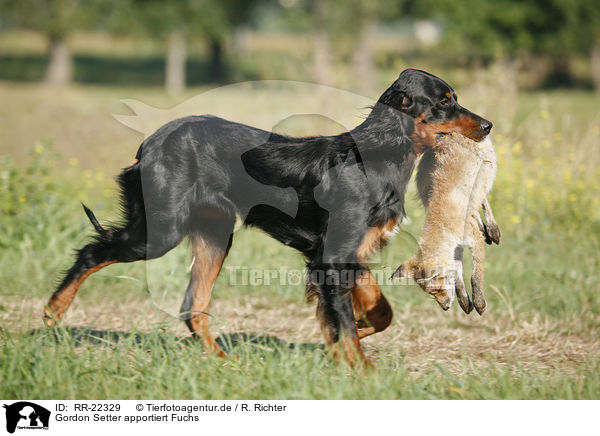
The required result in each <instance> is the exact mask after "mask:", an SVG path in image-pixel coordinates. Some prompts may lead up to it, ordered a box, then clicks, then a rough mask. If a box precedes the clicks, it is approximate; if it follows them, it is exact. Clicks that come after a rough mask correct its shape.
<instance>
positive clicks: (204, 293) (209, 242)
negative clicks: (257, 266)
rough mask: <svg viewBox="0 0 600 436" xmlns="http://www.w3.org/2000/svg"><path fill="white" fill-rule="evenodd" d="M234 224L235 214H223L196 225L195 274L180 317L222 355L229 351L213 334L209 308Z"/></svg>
mask: <svg viewBox="0 0 600 436" xmlns="http://www.w3.org/2000/svg"><path fill="white" fill-rule="evenodd" d="M234 224H235V218H233V217H227V216H224V217H223V218H222V219H220V218H211V219H202V220H200V221H198V222H197V223H196V224H195V225H194V228H195V229H196V230H195V231H194V232H193V233H192V235H191V240H192V252H193V256H194V261H193V263H192V274H191V278H190V283H189V285H188V288H187V291H186V294H185V298H184V300H183V303H182V305H181V310H180V317H181V318H182V319H183V320H184V321H185V323H186V325H187V326H188V328H189V329H190V331H191V332H192V333H193V334H194V336H196V337H199V338H200V339H201V340H202V343H203V345H204V348H205V350H206V351H207V352H214V353H216V354H217V355H218V356H221V357H223V356H225V355H226V354H225V352H224V351H223V350H222V349H221V347H220V346H219V344H218V343H217V342H216V341H215V339H214V338H213V337H212V335H211V334H210V329H209V323H208V320H209V316H210V315H209V314H208V313H207V310H208V306H209V303H210V296H211V292H212V287H213V284H214V282H215V280H216V279H217V276H218V275H219V272H220V271H221V267H222V265H223V261H224V260H225V257H226V256H227V253H228V251H229V248H230V247H231V242H232V239H233V235H232V232H233V227H234Z"/></svg>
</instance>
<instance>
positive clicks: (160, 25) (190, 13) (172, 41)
mask: <svg viewBox="0 0 600 436" xmlns="http://www.w3.org/2000/svg"><path fill="white" fill-rule="evenodd" d="M105 1H108V2H111V0H105ZM109 23H110V28H111V29H112V30H113V31H114V32H116V33H126V34H130V35H138V36H143V37H150V38H152V39H155V40H157V41H161V42H166V43H167V44H166V52H167V53H166V62H165V86H166V88H167V91H168V92H169V93H171V94H178V93H180V92H181V91H183V89H184V88H185V82H186V77H185V69H186V59H187V43H188V41H189V40H190V39H192V38H194V37H198V36H200V37H204V38H206V39H207V40H208V41H209V44H208V45H209V56H210V58H211V71H213V72H214V73H213V75H214V78H220V77H221V76H220V75H221V74H222V71H223V68H222V53H221V47H220V46H216V45H215V44H214V42H213V41H215V40H220V39H221V38H223V37H224V35H225V34H226V32H227V30H228V28H229V25H228V22H227V17H226V14H225V9H224V7H223V6H222V2H219V1H218V0H177V1H172V2H165V1H162V0H124V1H120V2H117V4H116V5H115V7H114V9H113V10H112V12H111V18H110V20H109ZM217 76H218V77H217Z"/></svg>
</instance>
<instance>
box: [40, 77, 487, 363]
mask: <svg viewBox="0 0 600 436" xmlns="http://www.w3.org/2000/svg"><path fill="white" fill-rule="evenodd" d="M491 128H492V123H491V122H489V121H487V120H485V119H483V118H481V117H479V116H478V115H475V114H474V113H472V112H470V111H468V110H467V109H465V108H463V107H461V106H460V105H459V104H458V102H457V97H456V94H455V92H454V91H453V89H452V88H451V87H450V86H449V85H448V84H447V83H446V82H444V81H443V80H441V79H439V78H438V77H436V76H433V75H431V74H429V73H426V72H424V71H420V70H414V69H409V70H405V71H403V72H402V73H401V74H400V76H399V77H398V79H397V80H396V81H395V82H394V83H393V84H392V85H391V86H390V87H389V88H388V89H387V90H386V91H385V92H384V93H383V94H382V95H381V97H380V98H379V100H378V101H377V103H376V104H375V105H374V107H373V108H372V110H371V112H370V114H369V115H368V117H367V118H366V119H365V120H364V121H363V122H362V123H361V124H360V125H359V126H357V127H356V128H354V129H353V130H351V131H349V132H345V133H342V134H340V135H337V136H318V137H308V138H292V137H287V136H283V135H278V134H274V133H270V132H265V131H263V130H259V129H256V128H254V127H250V126H246V125H243V124H239V123H235V122H231V121H227V120H224V119H221V118H217V117H213V116H189V117H185V118H182V119H178V120H175V121H172V122H169V123H167V124H165V125H164V126H163V127H161V128H160V129H158V130H157V131H156V132H155V133H154V134H153V135H152V136H150V137H149V138H147V139H146V140H145V141H144V142H143V143H142V145H141V146H140V148H139V150H138V152H137V155H136V159H137V160H136V162H135V163H134V164H133V165H132V166H130V167H128V168H126V169H124V170H123V171H122V173H121V174H120V175H119V177H118V182H119V185H120V189H121V200H122V206H123V215H124V216H123V220H122V222H121V223H119V224H116V225H112V226H110V227H106V228H104V227H102V226H101V225H100V224H99V223H98V221H97V220H96V218H95V216H94V214H93V213H92V212H91V211H90V210H89V209H88V208H86V207H85V206H84V208H85V212H86V214H87V215H88V217H89V219H90V221H91V222H92V224H93V225H94V227H95V229H96V231H97V235H96V236H95V238H94V240H93V241H92V242H91V243H89V244H87V245H85V246H84V247H83V248H81V249H80V250H79V251H78V252H77V259H76V261H75V263H74V265H73V266H72V267H71V268H70V269H69V270H68V271H67V273H66V275H65V277H64V279H63V280H62V282H61V283H60V285H59V286H58V288H57V289H56V291H55V292H54V294H53V295H52V297H51V298H50V300H49V302H48V304H47V306H46V308H45V312H44V317H45V320H46V323H47V324H48V325H54V324H55V323H56V322H58V321H59V320H60V319H61V317H62V316H63V314H64V312H65V310H66V309H67V308H68V307H69V305H70V304H71V302H72V301H73V298H74V297H75V294H76V293H77V290H78V289H79V287H80V286H81V284H82V283H83V281H84V280H85V279H86V278H87V277H88V276H89V275H90V274H92V273H93V272H95V271H98V270H99V269H101V268H103V267H105V266H107V265H110V264H112V263H116V262H133V261H137V260H146V259H154V258H158V257H160V256H162V255H164V254H165V253H167V252H168V251H169V250H171V249H173V248H174V247H175V246H177V245H178V244H179V243H180V242H181V240H182V239H183V238H185V237H186V236H188V237H189V238H190V239H191V242H192V250H193V255H194V262H193V267H192V273H191V279H190V283H189V285H188V288H187V292H186V294H185V298H184V301H183V305H182V307H181V314H180V315H181V317H182V318H183V319H184V320H185V322H186V324H187V326H188V327H189V329H190V330H191V332H192V333H193V334H194V335H196V336H198V337H200V338H201V339H202V341H203V343H204V346H205V348H206V349H207V350H209V351H212V352H215V353H218V354H220V355H224V352H223V350H222V349H221V348H220V347H219V345H218V344H217V342H216V341H215V340H214V339H213V337H212V336H211V335H210V332H209V327H208V315H207V313H206V311H207V308H208V305H209V301H210V295H211V289H212V286H213V283H214V281H215V279H216V278H217V275H218V274H219V272H220V270H221V266H222V264H223V261H224V259H225V257H226V256H227V253H228V251H229V249H230V247H231V244H232V239H233V228H234V224H235V221H236V216H240V217H241V218H242V219H243V221H244V223H245V224H246V225H249V226H255V227H258V228H260V229H262V230H263V231H265V232H266V233H267V234H269V235H271V236H272V237H273V238H275V239H277V240H278V241H281V242H282V243H284V244H286V245H289V246H291V247H294V248H296V249H297V250H299V251H300V252H301V253H302V254H303V255H304V256H305V258H306V265H307V269H308V280H307V283H308V285H307V288H308V292H309V294H312V295H313V296H316V297H317V298H318V303H317V314H318V318H319V320H320V323H321V326H322V329H323V332H324V335H325V341H326V343H327V344H328V345H329V346H330V347H331V348H332V350H333V352H334V355H337V356H339V357H341V358H343V359H345V360H347V361H348V362H349V363H351V364H354V363H358V362H361V361H362V362H364V363H368V359H366V357H365V356H364V354H363V352H362V351H361V348H360V344H359V339H360V338H362V337H365V336H367V335H370V334H373V333H375V332H379V331H381V330H383V329H385V328H386V327H387V326H388V325H389V324H390V322H391V319H392V310H391V307H390V305H389V304H388V302H387V301H386V299H385V297H384V296H383V295H382V293H381V291H380V289H379V287H378V286H377V284H376V283H375V281H374V279H373V277H372V275H371V274H370V272H369V267H368V263H367V259H368V257H369V255H370V254H372V253H373V252H374V251H375V250H377V249H379V248H380V247H382V246H383V245H384V244H385V243H386V242H387V240H388V239H389V237H390V235H391V234H392V233H393V230H394V228H395V227H396V225H397V224H398V223H399V222H400V221H401V220H402V218H403V216H404V195H405V191H406V187H407V184H408V181H409V179H410V177H411V174H412V172H413V169H414V166H415V160H416V158H417V156H418V155H419V154H420V153H421V152H423V151H424V150H426V149H427V148H430V147H432V146H433V145H434V142H435V138H436V136H437V135H440V134H445V133H449V132H459V133H461V134H462V135H464V136H467V137H469V138H471V139H473V140H475V141H480V140H482V139H483V138H485V136H486V135H487V134H488V133H489V132H490V130H491ZM339 168H341V170H340V171H337V170H336V169H339ZM333 217H335V219H332V218H333Z"/></svg>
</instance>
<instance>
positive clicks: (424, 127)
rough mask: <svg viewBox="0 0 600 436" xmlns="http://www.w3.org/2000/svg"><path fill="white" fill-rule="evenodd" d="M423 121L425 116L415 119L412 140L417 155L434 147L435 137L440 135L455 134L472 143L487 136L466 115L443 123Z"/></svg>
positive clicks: (473, 120)
mask: <svg viewBox="0 0 600 436" xmlns="http://www.w3.org/2000/svg"><path fill="white" fill-rule="evenodd" d="M424 119H425V114H421V115H419V116H418V117H417V118H415V130H414V132H413V135H412V139H413V141H414V144H415V152H417V153H422V152H423V151H424V150H425V149H426V148H427V147H435V143H436V141H435V139H436V136H437V135H438V134H440V133H451V132H456V133H460V134H461V135H463V136H466V137H467V138H469V139H472V140H473V141H481V140H482V139H483V138H484V137H485V136H486V135H487V133H485V132H483V131H482V130H481V129H480V128H479V121H477V120H475V119H473V118H471V117H469V116H468V115H460V116H459V117H457V118H454V119H452V120H450V121H445V122H443V123H426V122H424Z"/></svg>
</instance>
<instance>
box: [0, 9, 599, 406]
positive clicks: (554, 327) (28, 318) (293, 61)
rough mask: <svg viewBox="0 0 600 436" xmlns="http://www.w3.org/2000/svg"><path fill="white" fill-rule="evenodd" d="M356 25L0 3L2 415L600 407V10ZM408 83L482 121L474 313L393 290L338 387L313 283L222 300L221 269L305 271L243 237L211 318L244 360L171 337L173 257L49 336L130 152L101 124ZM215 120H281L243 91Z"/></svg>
mask: <svg viewBox="0 0 600 436" xmlns="http://www.w3.org/2000/svg"><path fill="white" fill-rule="evenodd" d="M223 5H225V6H223ZM366 5H367V3H366V2H358V1H351V0H349V1H343V2H316V1H315V2H309V1H303V0H286V1H283V0H282V1H280V2H273V1H268V0H263V1H252V2H241V1H240V2H235V1H232V2H216V1H214V2H213V1H211V0H201V1H193V0H187V1H180V2H169V3H168V4H167V3H166V2H159V1H150V2H148V1H136V0H128V1H124V2H112V1H109V0H95V1H92V2H79V1H77V0H46V1H42V2H40V1H35V2H34V1H21V2H16V1H14V2H13V1H9V0H0V25H1V30H2V31H1V32H0V79H1V81H0V101H1V102H2V105H0V123H1V124H0V126H1V131H2V135H1V136H0V154H1V155H2V157H1V162H0V295H2V300H1V301H0V347H1V349H2V350H1V352H0V397H3V398H145V397H153V398H330V399H334V398H465V399H466V398H469V399H471V398H595V399H597V398H598V397H599V396H600V376H599V374H600V372H599V368H598V361H599V357H600V355H599V354H600V349H599V347H598V345H599V340H598V338H599V337H600V336H599V332H600V331H599V330H600V329H599V327H600V293H599V291H600V288H599V285H598V283H599V282H600V272H599V271H600V256H599V252H600V251H599V249H600V200H599V199H600V195H599V194H600V192H599V190H600V184H599V181H600V153H599V152H598V151H599V150H598V149H599V139H600V114H599V112H598V107H600V105H599V103H600V101H599V98H598V95H597V94H595V93H594V88H595V87H598V83H599V82H598V79H597V68H598V63H600V61H599V60H598V59H599V58H600V55H598V43H599V41H600V39H599V26H598V21H597V20H598V10H597V9H598V7H597V6H596V4H595V3H594V2H585V1H581V2H579V1H576V2H564V3H563V2H560V1H558V0H557V1H552V2H538V1H534V0H528V1H524V2H517V1H510V0H503V1H501V2H487V1H481V2H475V1H473V2H470V1H467V2H450V1H443V0H440V1H433V0H431V1H429V0H428V1H421V2H419V3H418V4H415V3H414V2H403V1H391V0H381V1H378V2H372V3H369V4H368V7H367V6H366ZM406 67H418V68H423V69H426V70H429V71H431V72H433V73H435V74H437V75H440V76H442V77H444V78H445V79H446V80H447V81H449V82H450V83H451V84H452V85H453V86H454V87H455V88H456V89H457V92H458V94H459V96H460V100H461V103H463V104H464V105H465V106H466V107H468V108H470V109H472V110H474V111H475V112H477V113H480V114H483V115H485V116H486V117H487V118H489V119H491V120H492V121H494V124H495V127H494V130H493V135H492V139H493V141H494V143H495V145H496V150H497V154H498V157H499V173H498V177H497V181H496V184H495V188H494V191H493V194H492V203H493V207H494V208H495V212H496V215H497V219H498V222H499V224H500V227H501V229H502V232H503V240H502V244H501V245H500V246H499V247H490V248H488V249H487V260H486V295H487V297H488V302H489V306H490V307H489V309H488V312H487V313H486V314H485V315H484V316H483V317H481V318H480V317H478V316H477V315H474V314H472V315H470V316H466V315H465V314H463V313H462V312H461V311H460V309H459V308H458V307H453V308H452V309H451V310H450V311H449V312H442V311H441V310H440V309H439V308H438V306H437V305H436V304H435V302H433V301H431V300H430V299H429V298H427V297H426V295H425V294H424V293H423V292H421V291H420V290H419V289H418V288H417V287H415V286H412V285H410V286H409V285H400V284H398V283H391V282H387V283H386V284H385V285H384V292H385V293H386V295H387V296H388V297H389V299H390V301H391V303H392V305H393V307H394V311H395V319H394V322H393V325H392V326H391V327H390V328H389V329H388V330H386V331H385V332H383V333H380V334H378V335H375V336H374V337H371V338H368V339H366V340H365V341H364V346H365V349H366V352H367V354H368V355H369V356H370V357H371V358H372V359H373V360H374V361H375V363H376V364H377V369H376V370H374V371H372V372H370V373H368V374H360V373H357V372H354V371H350V370H348V369H347V368H345V367H340V366H337V365H334V364H333V363H332V362H331V361H330V360H329V359H328V358H327V357H326V356H325V354H324V352H323V350H322V349H321V348H320V347H319V345H318V344H320V343H321V338H320V334H319V330H318V326H317V322H316V321H315V319H314V307H312V306H309V305H307V304H306V303H305V302H304V301H303V289H302V285H300V284H298V285H290V284H287V285H279V284H275V285H264V284H263V285H258V286H234V285H232V283H231V281H230V280H229V278H230V276H229V272H230V269H228V268H232V267H239V266H253V267H255V268H258V269H265V270H276V269H277V270H285V269H289V270H292V269H298V268H301V267H302V259H301V258H300V257H299V256H298V255H297V254H296V253H294V252H293V251H292V250H290V249H289V248H286V247H284V246H282V245H280V244H278V243H276V242H274V241H272V240H270V239H269V238H267V237H266V236H264V235H262V234H261V233H259V232H256V231H252V230H244V229H240V230H238V231H237V233H236V235H235V239H234V247H233V249H232V252H231V255H230V256H229V258H228V259H227V263H226V265H225V268H224V271H223V274H222V275H221V277H220V278H219V280H218V281H217V284H216V286H215V293H214V296H215V297H214V305H213V306H212V308H211V314H212V315H213V318H214V319H213V329H214V330H215V332H220V333H221V340H222V341H223V342H224V343H225V345H226V346H227V347H228V348H229V349H230V350H231V352H232V354H233V355H234V356H239V360H236V359H229V360H227V359H225V360H223V359H217V358H213V357H212V356H207V355H205V354H203V351H202V347H201V346H200V345H198V344H195V343H191V342H190V341H189V340H188V338H187V332H186V329H185V327H184V326H183V325H182V323H181V322H180V321H178V320H177V319H176V316H175V315H176V314H177V312H178V307H179V304H180V302H181V299H182V298H183V292H184V289H185V286H186V284H187V278H188V271H187V266H188V265H189V261H190V253H189V247H188V246H187V244H186V243H183V244H182V245H181V246H180V247H178V248H177V249H176V250H174V251H173V252H171V253H169V254H168V255H167V256H165V257H164V258H162V259H159V260H156V261H151V262H148V263H147V264H143V263H139V264H132V265H114V266H111V267H109V268H107V269H105V270H102V271H101V272H99V273H97V274H95V275H94V276H92V277H91V278H90V279H89V280H88V281H87V282H86V284H85V285H84V287H83V288H82V290H81V292H80V294H79V295H78V297H77V299H76V300H75V303H74V304H73V306H72V308H71V309H70V311H69V312H68V313H67V315H66V317H65V322H64V326H65V329H64V330H61V331H59V332H50V331H48V330H45V329H43V328H42V323H41V310H42V307H43V304H44V303H45V302H46V300H47V298H48V297H49V295H50V293H51V291H52V289H53V287H54V285H55V282H56V278H57V276H58V275H59V274H60V272H61V271H62V270H63V269H64V268H66V267H67V266H68V264H69V261H70V253H71V252H72V250H73V249H74V248H76V247H78V246H80V245H81V244H83V243H84V241H85V240H86V238H87V237H88V236H89V235H90V234H91V229H90V226H89V223H88V222H87V221H86V219H85V216H84V215H83V213H81V210H80V205H79V202H80V201H83V202H85V203H86V204H89V205H90V206H92V208H93V209H94V210H95V211H96V213H97V215H98V216H99V217H100V218H101V220H102V221H107V220H110V219H116V218H117V205H116V192H115V184H114V182H113V181H112V177H113V176H114V175H115V174H116V173H117V172H118V168H119V167H123V166H125V165H127V164H128V162H129V160H130V159H131V157H132V156H133V155H134V153H135V150H136V149H137V147H138V145H139V143H140V141H141V139H142V138H141V135H139V134H138V133H136V132H133V131H131V130H129V129H127V128H126V127H125V126H123V125H121V124H119V123H117V122H116V121H115V120H114V119H113V118H112V116H111V113H124V112H126V109H124V107H123V106H122V105H121V104H120V103H119V101H120V100H121V99H124V98H132V99H138V100H141V101H144V102H145V103H147V104H149V105H152V106H157V107H159V108H168V107H171V106H173V105H175V104H178V103H180V102H182V101H184V100H186V99H187V98H188V97H191V96H194V95H197V94H200V93H202V92H204V91H207V90H209V89H212V88H214V87H215V86H217V85H219V84H223V83H231V82H235V81H241V80H249V79H293V80H307V81H316V82H318V83H323V84H327V85H333V86H338V87H341V88H343V89H349V90H353V91H355V92H360V93H362V94H363V95H368V96H369V97H372V98H375V97H376V96H377V95H378V93H379V92H381V90H383V89H384V88H385V87H386V86H387V85H388V84H389V83H391V81H392V80H394V79H395V78H396V77H397V74H398V73H399V72H400V71H401V70H402V69H403V68H406ZM316 98H319V96H313V95H290V96H289V97H288V99H289V100H300V101H302V100H303V99H305V100H306V101H308V100H313V99H316ZM224 103H225V104H226V105H228V107H231V118H232V119H236V118H238V119H239V117H240V116H241V114H242V108H241V107H242V106H244V105H252V106H253V107H254V111H255V113H256V119H257V122H258V120H259V119H260V114H261V112H268V111H273V110H274V108H273V106H272V105H271V103H270V100H269V98H267V97H266V96H261V95H260V94H257V93H256V91H253V90H251V89H250V88H248V89H246V90H244V89H240V90H236V92H235V93H230V94H229V95H228V96H227V98H226V101H225V102H224ZM347 110H348V112H349V113H351V114H354V115H358V116H360V115H361V114H363V112H364V111H362V108H357V107H348V108H347ZM356 119H357V122H358V118H356ZM347 127H351V126H347ZM323 128H324V127H323V126H318V125H311V124H310V123H309V124H308V125H301V126H300V127H297V128H296V129H295V130H294V132H295V133H298V134H314V133H326V132H323V131H322V130H321V129H323ZM413 194H414V188H413V187H412V185H411V190H410V192H409V195H408V200H407V201H408V204H407V210H408V213H409V216H410V218H411V221H410V223H407V224H406V225H404V226H403V232H401V233H400V234H399V235H398V237H397V238H396V239H395V240H394V242H393V243H392V244H390V246H389V247H388V248H386V249H385V251H384V252H383V254H382V256H381V257H380V258H377V259H375V261H374V263H373V269H374V271H377V273H378V274H380V276H381V277H389V275H390V273H391V271H392V270H393V268H395V266H397V265H398V264H399V263H400V262H401V261H402V260H404V259H406V258H408V257H409V256H410V255H411V254H412V253H413V252H414V250H415V249H416V245H415V235H419V234H420V228H421V225H422V219H423V211H422V209H421V208H420V206H419V205H418V203H417V202H416V201H415V199H414V195H413ZM467 274H468V272H467ZM149 283H151V284H152V286H151V287H149V286H148V284H149Z"/></svg>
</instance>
